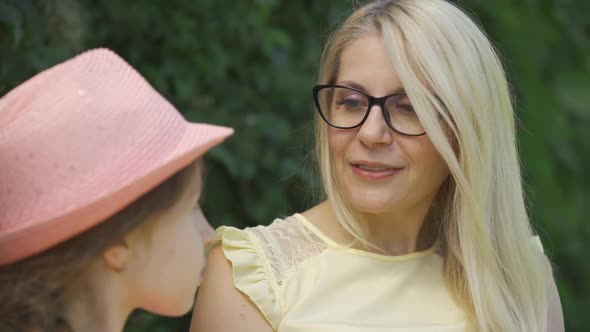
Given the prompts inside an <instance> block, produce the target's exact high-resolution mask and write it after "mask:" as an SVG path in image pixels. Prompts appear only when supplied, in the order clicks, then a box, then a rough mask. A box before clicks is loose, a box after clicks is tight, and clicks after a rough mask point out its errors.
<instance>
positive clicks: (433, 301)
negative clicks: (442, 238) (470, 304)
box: [214, 214, 472, 332]
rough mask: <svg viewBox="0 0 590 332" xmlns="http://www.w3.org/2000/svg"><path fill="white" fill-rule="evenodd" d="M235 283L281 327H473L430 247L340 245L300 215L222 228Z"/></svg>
mask: <svg viewBox="0 0 590 332" xmlns="http://www.w3.org/2000/svg"><path fill="white" fill-rule="evenodd" d="M219 241H221V243H222V244H221V246H222V248H223V252H224V254H225V257H226V258H227V259H228V260H229V261H230V262H231V263H232V266H233V279H234V284H235V286H236V288H238V289H239V290H240V291H242V292H243V293H244V294H246V295H247V296H248V297H249V298H250V299H251V300H252V302H253V303H254V304H255V305H256V306H257V307H258V309H259V310H260V311H261V312H262V314H263V315H264V317H265V318H266V320H267V321H268V322H269V323H270V325H271V326H272V327H273V329H274V330H275V331H280V332H303V331H305V332H368V331H370V332H377V331H388V332H396V331H400V332H401V331H404V332H466V331H472V330H471V329H470V328H469V327H468V325H467V321H466V319H465V316H464V313H463V311H462V310H461V309H460V308H459V307H458V306H457V305H456V304H455V303H454V302H453V300H452V298H451V295H450V293H449V291H448V289H447V287H446V285H445V282H444V277H443V258H442V257H440V256H439V255H438V254H437V253H436V250H435V248H431V249H429V250H426V251H422V252H416V253H412V254H408V255H402V256H386V255H379V254H375V253H371V252H366V251H362V250H358V249H353V248H349V247H346V246H342V245H339V244H337V243H335V242H334V241H332V240H331V239H330V238H328V237H327V236H325V235H324V234H322V233H321V232H320V231H319V230H318V229H317V228H316V227H315V226H314V225H312V224H311V223H310V222H309V221H308V220H306V219H305V217H303V216H302V215H301V214H295V215H293V216H291V217H288V218H286V219H276V220H275V221H274V222H273V223H272V224H271V225H269V226H257V227H254V228H248V229H245V230H239V229H236V228H233V227H220V228H219V229H218V230H217V237H216V241H215V242H214V243H217V242H219Z"/></svg>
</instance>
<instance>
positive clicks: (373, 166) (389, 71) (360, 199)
mask: <svg viewBox="0 0 590 332" xmlns="http://www.w3.org/2000/svg"><path fill="white" fill-rule="evenodd" d="M335 84H338V85H344V86H349V87H353V88H357V89H359V90H361V91H363V92H365V93H367V94H369V95H372V96H375V97H381V96H386V95H390V94H394V93H401V92H403V91H404V87H403V85H402V82H401V81H400V79H399V77H398V76H397V74H396V72H395V70H394V69H393V66H392V64H391V61H390V59H389V57H388V55H387V52H386V49H385V48H384V45H383V42H382V39H381V38H380V36H378V35H377V34H372V35H369V36H367V37H364V38H361V39H358V40H356V41H353V42H351V43H350V44H349V45H348V46H347V47H346V48H345V49H344V51H343V54H342V57H341V61H340V68H339V73H338V76H337V80H336V83H335ZM407 102H408V103H409V102H410V101H409V100H408V101H407ZM410 110H411V108H410ZM392 120H393V119H392ZM328 128H329V129H328V144H329V150H330V154H331V160H332V165H333V171H334V173H335V177H336V180H337V182H338V184H339V188H340V191H341V193H342V195H343V196H344V198H345V199H346V200H347V201H348V202H349V204H351V205H352V206H353V207H354V208H355V209H356V210H357V211H359V212H361V213H367V214H387V213H396V212H398V213H399V212H402V213H406V212H408V211H410V210H411V209H415V208H416V207H418V206H420V207H422V209H421V210H424V207H426V209H428V207H429V206H430V204H431V202H432V200H433V199H434V197H435V195H436V193H437V191H438V189H439V188H440V186H441V184H442V182H443V181H444V179H445V178H446V177H447V176H448V175H449V170H448V167H447V165H446V163H445V162H444V160H443V159H442V157H441V156H440V154H439V153H438V151H437V150H436V149H435V147H434V145H433V144H432V142H431V141H430V138H429V137H428V135H423V136H414V137H411V136H404V135H401V134H398V133H396V132H394V131H393V130H392V129H390V128H389V126H388V125H387V123H386V122H385V119H384V117H383V114H382V112H381V109H380V107H379V106H373V107H372V109H371V111H370V113H369V116H368V118H367V120H366V121H365V123H364V124H363V125H362V126H361V127H358V128H354V129H336V128H333V127H328Z"/></svg>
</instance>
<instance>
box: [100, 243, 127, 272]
mask: <svg viewBox="0 0 590 332" xmlns="http://www.w3.org/2000/svg"><path fill="white" fill-rule="evenodd" d="M127 242H128V241H127V239H123V240H121V241H120V242H118V243H116V244H113V245H112V246H110V247H109V248H108V249H107V250H105V251H104V252H103V254H102V258H103V261H104V263H105V264H106V266H107V267H108V268H109V269H111V270H113V271H115V272H123V271H125V269H126V268H127V264H128V262H129V258H130V256H131V255H130V251H129V244H128V243H127Z"/></svg>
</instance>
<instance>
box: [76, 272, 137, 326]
mask: <svg viewBox="0 0 590 332" xmlns="http://www.w3.org/2000/svg"><path fill="white" fill-rule="evenodd" d="M101 272H102V271H101ZM124 294H125V293H124V289H123V287H121V283H120V282H118V280H117V279H116V276H112V275H108V273H100V272H98V273H85V275H83V276H81V278H80V279H79V280H78V281H77V282H76V283H75V284H74V285H71V287H70V288H69V289H68V290H67V292H66V304H65V308H64V316H65V317H64V318H65V320H66V321H67V323H68V324H69V325H70V327H71V328H72V330H73V331H74V332H82V331H84V332H121V331H123V328H124V326H125V322H126V321H127V318H128V316H129V314H131V311H132V306H130V305H128V304H127V303H126V302H127V301H125V296H124Z"/></svg>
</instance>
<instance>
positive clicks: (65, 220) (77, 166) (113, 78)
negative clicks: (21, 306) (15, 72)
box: [0, 49, 233, 266]
mask: <svg viewBox="0 0 590 332" xmlns="http://www.w3.org/2000/svg"><path fill="white" fill-rule="evenodd" d="M232 133H233V130H232V129H231V128H226V127H218V126H213V125H208V124H196V123H189V122H187V121H186V120H185V119H184V118H183V117H182V115H181V114H180V113H179V112H178V111H177V110H176V109H175V108H174V106H172V105H171V104H170V103H169V102H168V101H167V100H166V99H165V98H164V97H162V96H161V95H160V94H159V93H158V92H157V91H156V90H154V88H153V87H151V86H150V84H149V83H148V82H147V81H146V80H145V79H144V78H143V77H142V76H141V75H140V74H139V73H138V72H137V71H135V70H134V69H133V68H132V67H131V66H130V65H129V64H127V63H126V62H125V61H124V60H123V59H121V58H120V57H119V56H118V55H116V54H115V53H113V52H112V51H110V50H108V49H96V50H91V51H88V52H85V53H83V54H81V55H79V56H77V57H74V58H73V59H70V60H68V61H66V62H64V63H61V64H59V65H56V66H54V67H52V68H50V69H47V70H45V71H43V72H42V73H40V74H38V75H36V76H35V77H33V78H31V79H29V80H28V81H26V82H25V83H23V84H21V85H20V86H18V87H17V88H15V89H14V90H12V91H10V92H9V93H8V94H7V95H5V96H4V97H2V99H0V266H1V265H6V264H10V263H13V262H16V261H18V260H21V259H24V258H26V257H29V256H31V255H34V254H36V253H39V252H41V251H43V250H46V249H48V248H50V247H52V246H54V245H56V244H58V243H60V242H63V241H65V240H67V239H69V238H72V237H74V236H76V235H77V234H79V233H81V232H84V231H85V230H88V229H89V228H91V227H92V226H94V225H96V224H98V223H100V222H101V221H104V220H105V219H108V218H109V217H110V216H112V215H113V214H115V213H116V212H118V211H120V210H121V209H123V208H124V207H126V206H127V205H129V204H130V203H132V202H133V201H134V200H136V199H137V198H139V197H141V196H142V195H143V194H145V193H146V192H148V191H150V190H151V189H153V188H154V187H156V186H157V185H158V184H160V183H161V182H162V181H164V180H165V179H166V178H168V177H170V176H172V175H173V174H174V173H176V172H178V171H179V170H181V169H182V168H183V167H185V166H187V165H188V164H190V163H191V162H192V161H194V160H196V159H197V158H198V157H199V156H201V155H202V154H204V153H205V152H206V151H207V150H209V149H210V148H212V147H214V146H215V145H217V144H219V143H221V142H222V141H223V140H224V139H225V138H227V137H228V136H230V135H231V134H232Z"/></svg>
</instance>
